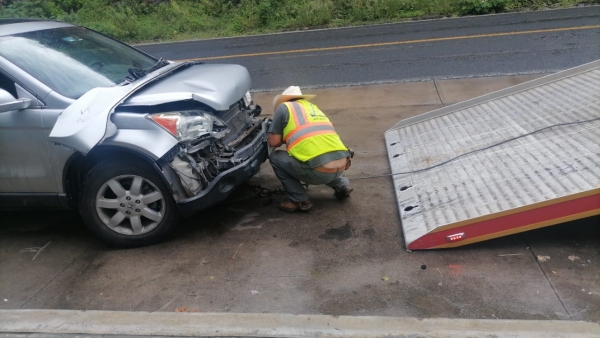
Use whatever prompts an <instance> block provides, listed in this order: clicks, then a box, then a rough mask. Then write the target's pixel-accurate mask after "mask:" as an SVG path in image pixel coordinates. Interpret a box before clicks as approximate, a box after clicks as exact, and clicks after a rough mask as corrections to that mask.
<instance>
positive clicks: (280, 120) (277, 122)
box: [268, 104, 289, 148]
mask: <svg viewBox="0 0 600 338" xmlns="http://www.w3.org/2000/svg"><path fill="white" fill-rule="evenodd" d="M288 118H289V114H288V111H287V107H286V106H285V105H284V104H280V105H279V107H277V109H276V110H275V114H274V115H273V122H272V123H271V129H270V130H269V133H270V134H269V140H268V143H269V146H270V147H274V148H277V147H279V146H281V145H282V144H284V143H285V142H283V137H282V135H283V128H285V126H286V125H287V123H288Z"/></svg>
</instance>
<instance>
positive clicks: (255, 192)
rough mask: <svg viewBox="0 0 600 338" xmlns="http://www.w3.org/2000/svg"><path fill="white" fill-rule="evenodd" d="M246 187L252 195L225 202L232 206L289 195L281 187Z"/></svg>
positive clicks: (250, 184)
mask: <svg viewBox="0 0 600 338" xmlns="http://www.w3.org/2000/svg"><path fill="white" fill-rule="evenodd" d="M246 186H247V187H248V188H250V189H251V190H252V194H250V195H247V196H242V197H238V198H233V199H230V200H228V201H227V202H225V204H231V203H237V202H242V201H247V200H251V199H254V198H257V197H269V196H273V195H285V194H286V193H287V192H286V191H285V189H284V188H283V187H279V188H275V189H273V188H268V187H263V186H262V185H260V184H253V183H246ZM305 187H308V185H305Z"/></svg>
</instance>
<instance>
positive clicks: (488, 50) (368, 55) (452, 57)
mask: <svg viewBox="0 0 600 338" xmlns="http://www.w3.org/2000/svg"><path fill="white" fill-rule="evenodd" d="M139 48H141V49H142V50H144V51H146V52H148V53H150V54H153V55H155V56H160V57H164V58H167V59H170V60H184V59H194V60H201V61H203V62H207V63H237V64H241V65H243V66H245V67H247V68H248V69H249V71H250V73H251V75H252V80H253V89H254V90H255V91H265V90H276V89H281V88H285V87H287V86H289V85H291V84H296V85H300V86H303V87H313V88H320V87H336V86H345V85H366V84H378V83H394V82H409V81H423V80H430V79H448V78H469V77H482V76H494V75H525V74H538V73H549V72H555V71H558V70H562V69H566V68H570V67H574V66H577V65H580V64H584V63H587V62H591V61H594V60H596V59H598V58H599V57H600V6H593V7H581V8H573V9H565V10H552V11H541V12H528V13H513V14H502V15H490V16H479V17H466V18H453V19H440V20H428V21H416V22H407V23H398V24H388V25H376V26H365V27H355V28H343V29H326V30H312V31H302V32H290V33H281V34H270V35H258V36H248V37H239V38H224V39H212V40H200V41H186V42H176V43H167V44H153V45H140V46H139Z"/></svg>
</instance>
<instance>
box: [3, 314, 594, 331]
mask: <svg viewBox="0 0 600 338" xmlns="http://www.w3.org/2000/svg"><path fill="white" fill-rule="evenodd" d="M2 334H46V335H51V334H86V335H118V336H140V335H143V336H178V337H191V336H195V337H197V336H210V337H232V336H233V337H364V338H368V337H427V338H429V337H489V336H493V337H497V338H503V337H532V338H537V337H540V338H541V337H569V338H580V337H581V338H588V337H589V338H592V337H593V338H597V337H599V336H600V324H598V323H589V322H581V321H560V320H547V321H545V320H488V319H449V318H438V319H434V318H432V319H417V318H404V317H351V316H339V317H334V316H327V315H291V314H252V313H170V312H125V311H122V312H121V311H76V310H0V336H1V335H2Z"/></svg>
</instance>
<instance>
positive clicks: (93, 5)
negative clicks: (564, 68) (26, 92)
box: [0, 0, 600, 42]
mask: <svg viewBox="0 0 600 338" xmlns="http://www.w3.org/2000/svg"><path fill="white" fill-rule="evenodd" d="M580 4H600V0H587V1H585V0H584V1H582V0H195V1H194V0H0V17H2V18H49V19H55V20H61V21H67V22H72V23H75V24H78V25H83V26H86V27H90V28H93V29H96V30H98V31H100V32H103V33H106V34H109V35H112V36H115V37H117V38H119V39H122V40H125V41H128V42H148V41H168V40H184V39H192V38H209V37H222V36H234V35H246V34H255V33H264V32H276V31H287V30H299V29H311V28H320V27H340V26H350V25H360V24H369V23H383V22H397V21H403V20H409V19H415V18H433V17H451V16H461V15H480V14H490V13H501V12H507V11H523V10H538V9H546V8H560V7H570V6H574V5H580Z"/></svg>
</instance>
